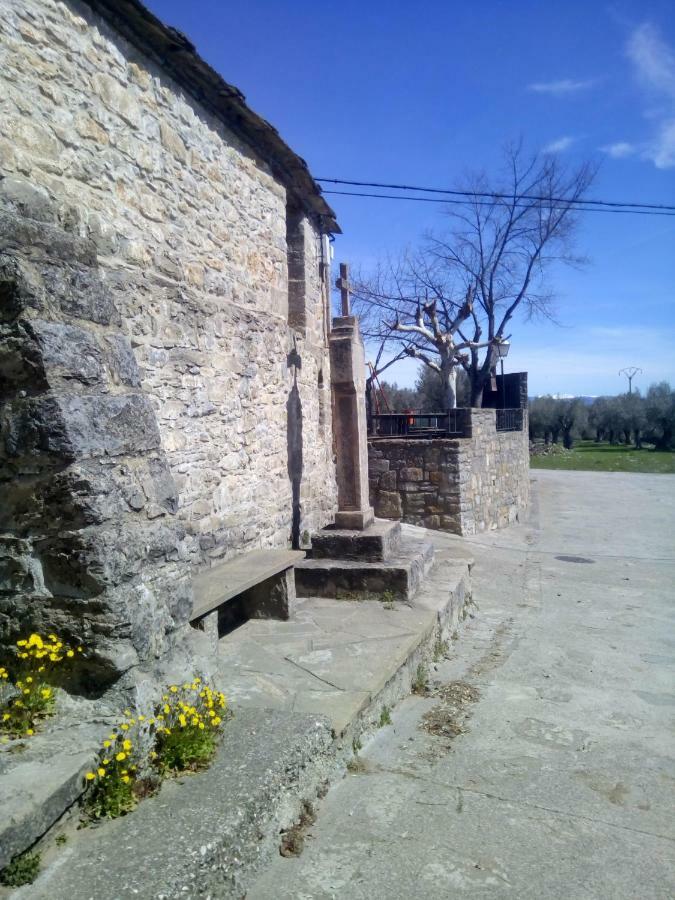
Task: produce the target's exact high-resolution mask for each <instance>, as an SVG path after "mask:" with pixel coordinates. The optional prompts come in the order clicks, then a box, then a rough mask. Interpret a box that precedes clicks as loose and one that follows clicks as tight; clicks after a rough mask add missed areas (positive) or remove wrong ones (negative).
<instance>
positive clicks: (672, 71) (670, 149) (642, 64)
mask: <svg viewBox="0 0 675 900" xmlns="http://www.w3.org/2000/svg"><path fill="white" fill-rule="evenodd" d="M626 53H627V56H628V58H629V59H630V61H631V63H632V64H633V69H634V71H635V75H636V77H637V79H638V81H639V82H640V84H641V85H642V86H643V88H644V89H645V91H646V93H647V95H648V96H649V100H650V102H651V104H654V102H655V101H656V104H657V106H656V108H653V106H652V108H651V109H650V111H649V117H650V118H652V119H655V120H656V123H657V124H656V131H655V133H654V134H653V135H652V136H651V138H650V139H649V140H648V141H646V142H645V143H644V144H643V145H640V146H639V147H635V151H638V150H639V152H640V156H641V157H642V158H643V159H648V160H651V162H653V163H654V165H655V166H656V168H657V169H671V168H674V167H675V50H673V48H672V47H670V46H669V45H668V44H667V43H666V42H665V41H664V40H663V39H662V37H661V35H660V34H659V32H658V31H657V29H656V28H655V27H654V25H652V24H651V23H650V22H645V23H643V24H642V25H640V26H639V27H638V28H636V29H635V31H633V33H632V34H631V36H630V38H629V40H628V44H627V46H626ZM633 146H634V145H633ZM628 147H631V145H630V144H627V143H626V142H625V141H619V142H617V143H614V144H610V145H609V148H603V149H604V150H605V152H606V153H609V155H610V156H613V157H614V158H615V159H620V158H622V157H625V156H629V155H631V154H630V153H629V152H627V149H626V151H625V152H624V148H628ZM612 148H614V152H612ZM617 148H618V149H617Z"/></svg>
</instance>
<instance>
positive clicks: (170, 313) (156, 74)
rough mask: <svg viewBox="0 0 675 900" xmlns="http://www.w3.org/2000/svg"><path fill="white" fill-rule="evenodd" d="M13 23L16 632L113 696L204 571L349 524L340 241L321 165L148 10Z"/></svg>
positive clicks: (170, 630)
mask: <svg viewBox="0 0 675 900" xmlns="http://www.w3.org/2000/svg"><path fill="white" fill-rule="evenodd" d="M2 18H3V21H2V24H1V25H0V86H1V90H0V115H1V117H2V123H3V127H2V130H1V131H0V401H1V405H0V492H1V498H2V499H1V502H0V639H1V640H2V641H4V642H7V641H10V640H14V639H15V638H16V634H17V632H18V631H19V630H20V631H22V632H25V631H26V630H28V629H45V628H48V629H50V630H51V629H54V630H58V631H59V633H60V634H63V635H64V636H65V637H76V638H77V639H78V640H79V641H81V642H83V643H86V645H87V647H88V648H89V649H90V651H91V655H90V657H89V664H90V670H89V674H90V675H91V676H94V677H95V678H96V679H97V680H99V681H103V682H106V681H109V680H110V679H113V678H116V677H117V676H118V675H119V674H120V673H122V672H125V671H127V670H129V669H130V668H132V667H135V666H138V665H141V666H142V665H146V664H150V663H151V662H152V660H154V659H157V658H160V657H162V656H163V655H165V654H166V653H167V652H168V651H169V650H170V649H171V648H172V646H174V645H175V644H176V643H177V642H180V641H181V640H182V639H183V638H184V637H185V635H186V634H187V628H188V620H189V615H190V610H191V603H192V599H191V576H192V573H193V572H194V571H195V570H196V569H200V568H202V567H204V566H207V565H208V564H209V562H210V561H211V560H214V559H220V558H223V559H224V558H228V557H230V556H234V555H236V554H239V553H241V552H242V551H245V550H248V549H251V548H255V547H286V546H289V545H291V544H292V543H295V544H297V543H298V542H301V541H302V539H303V534H304V533H305V532H308V531H311V530H312V529H315V528H318V527H321V526H323V525H325V524H326V523H328V522H330V521H331V520H332V518H333V516H334V512H335V509H336V487H335V468H334V459H333V446H332V426H331V400H330V383H331V381H330V369H329V356H328V332H329V329H330V318H329V284H330V272H329V265H330V264H329V243H328V240H329V236H330V235H331V233H335V232H337V231H339V229H338V226H337V224H336V222H335V219H334V214H333V212H332V210H331V209H330V208H329V207H328V206H327V204H326V203H325V201H324V200H323V198H322V197H321V194H320V191H319V189H318V187H317V185H316V184H315V183H314V181H313V179H312V178H311V176H310V174H309V172H308V170H307V167H306V164H305V163H304V162H303V160H302V159H300V158H299V157H298V156H296V155H295V153H293V151H291V150H290V148H289V147H288V146H287V145H286V144H285V143H284V142H283V140H282V139H281V138H280V136H279V135H278V133H277V132H276V131H275V130H274V128H273V127H272V126H271V125H269V124H268V123H267V122H265V121H264V120H263V119H261V118H260V117H259V116H257V115H256V114H255V113H253V112H252V111H251V110H250V109H249V108H248V107H247V105H246V104H245V102H244V98H243V96H242V95H241V94H240V93H239V91H237V90H236V89H235V88H233V87H232V86H231V85H229V84H227V83H225V82H224V81H223V80H222V78H220V76H219V75H218V74H217V73H216V72H214V71H213V69H211V68H210V67H209V66H208V65H207V64H206V63H205V62H204V61H203V60H201V59H200V58H199V56H198V55H197V54H196V52H195V49H194V47H193V46H192V45H191V44H190V43H189V41H187V40H186V38H185V37H184V36H182V35H181V34H180V33H178V32H176V31H175V30H173V29H171V28H167V27H166V26H164V25H163V24H162V23H161V22H159V21H158V20H157V19H156V18H155V17H154V16H153V15H152V14H151V13H150V12H149V11H148V10H146V9H145V8H144V7H143V6H142V5H141V4H140V3H139V2H137V0H87V2H80V0H6V2H5V3H4V4H3V17H2Z"/></svg>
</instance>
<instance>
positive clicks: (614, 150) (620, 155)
mask: <svg viewBox="0 0 675 900" xmlns="http://www.w3.org/2000/svg"><path fill="white" fill-rule="evenodd" d="M638 149H639V148H638V147H637V146H636V145H635V144H629V143H628V142H627V141H617V142H616V143H615V144H606V145H605V146H604V147H600V150H601V151H602V152H603V153H606V154H607V155H608V156H611V157H612V159H626V158H627V157H628V156H634V155H635V154H636V153H637V152H638Z"/></svg>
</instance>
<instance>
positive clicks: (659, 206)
mask: <svg viewBox="0 0 675 900" xmlns="http://www.w3.org/2000/svg"><path fill="white" fill-rule="evenodd" d="M315 181H321V182H324V183H326V184H345V185H349V186H351V187H371V188H386V189H388V190H397V191H419V192H421V193H424V194H448V195H450V196H456V197H487V198H488V199H491V200H513V199H514V198H513V196H512V195H511V194H504V193H499V192H498V191H460V190H451V189H449V188H432V187H419V186H415V185H411V184H383V183H382V182H377V181H347V180H346V179H344V178H316V179H315ZM326 193H328V192H326ZM516 199H518V200H538V201H546V202H550V203H573V204H575V203H583V204H586V205H588V206H607V207H621V206H625V207H630V208H631V209H652V210H668V211H670V212H675V206H668V205H666V204H663V203H631V202H629V201H626V202H625V203H624V202H622V201H619V200H572V201H570V199H569V197H546V196H539V195H537V194H522V195H521V196H520V197H518V198H516Z"/></svg>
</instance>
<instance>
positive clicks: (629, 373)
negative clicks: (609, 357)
mask: <svg viewBox="0 0 675 900" xmlns="http://www.w3.org/2000/svg"><path fill="white" fill-rule="evenodd" d="M638 372H639V373H640V375H642V369H639V368H638V367H637V366H627V367H626V368H625V369H619V375H625V376H626V378H627V379H628V393H629V394H632V393H633V379H634V378H635V376H636V375H637V374H638Z"/></svg>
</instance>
